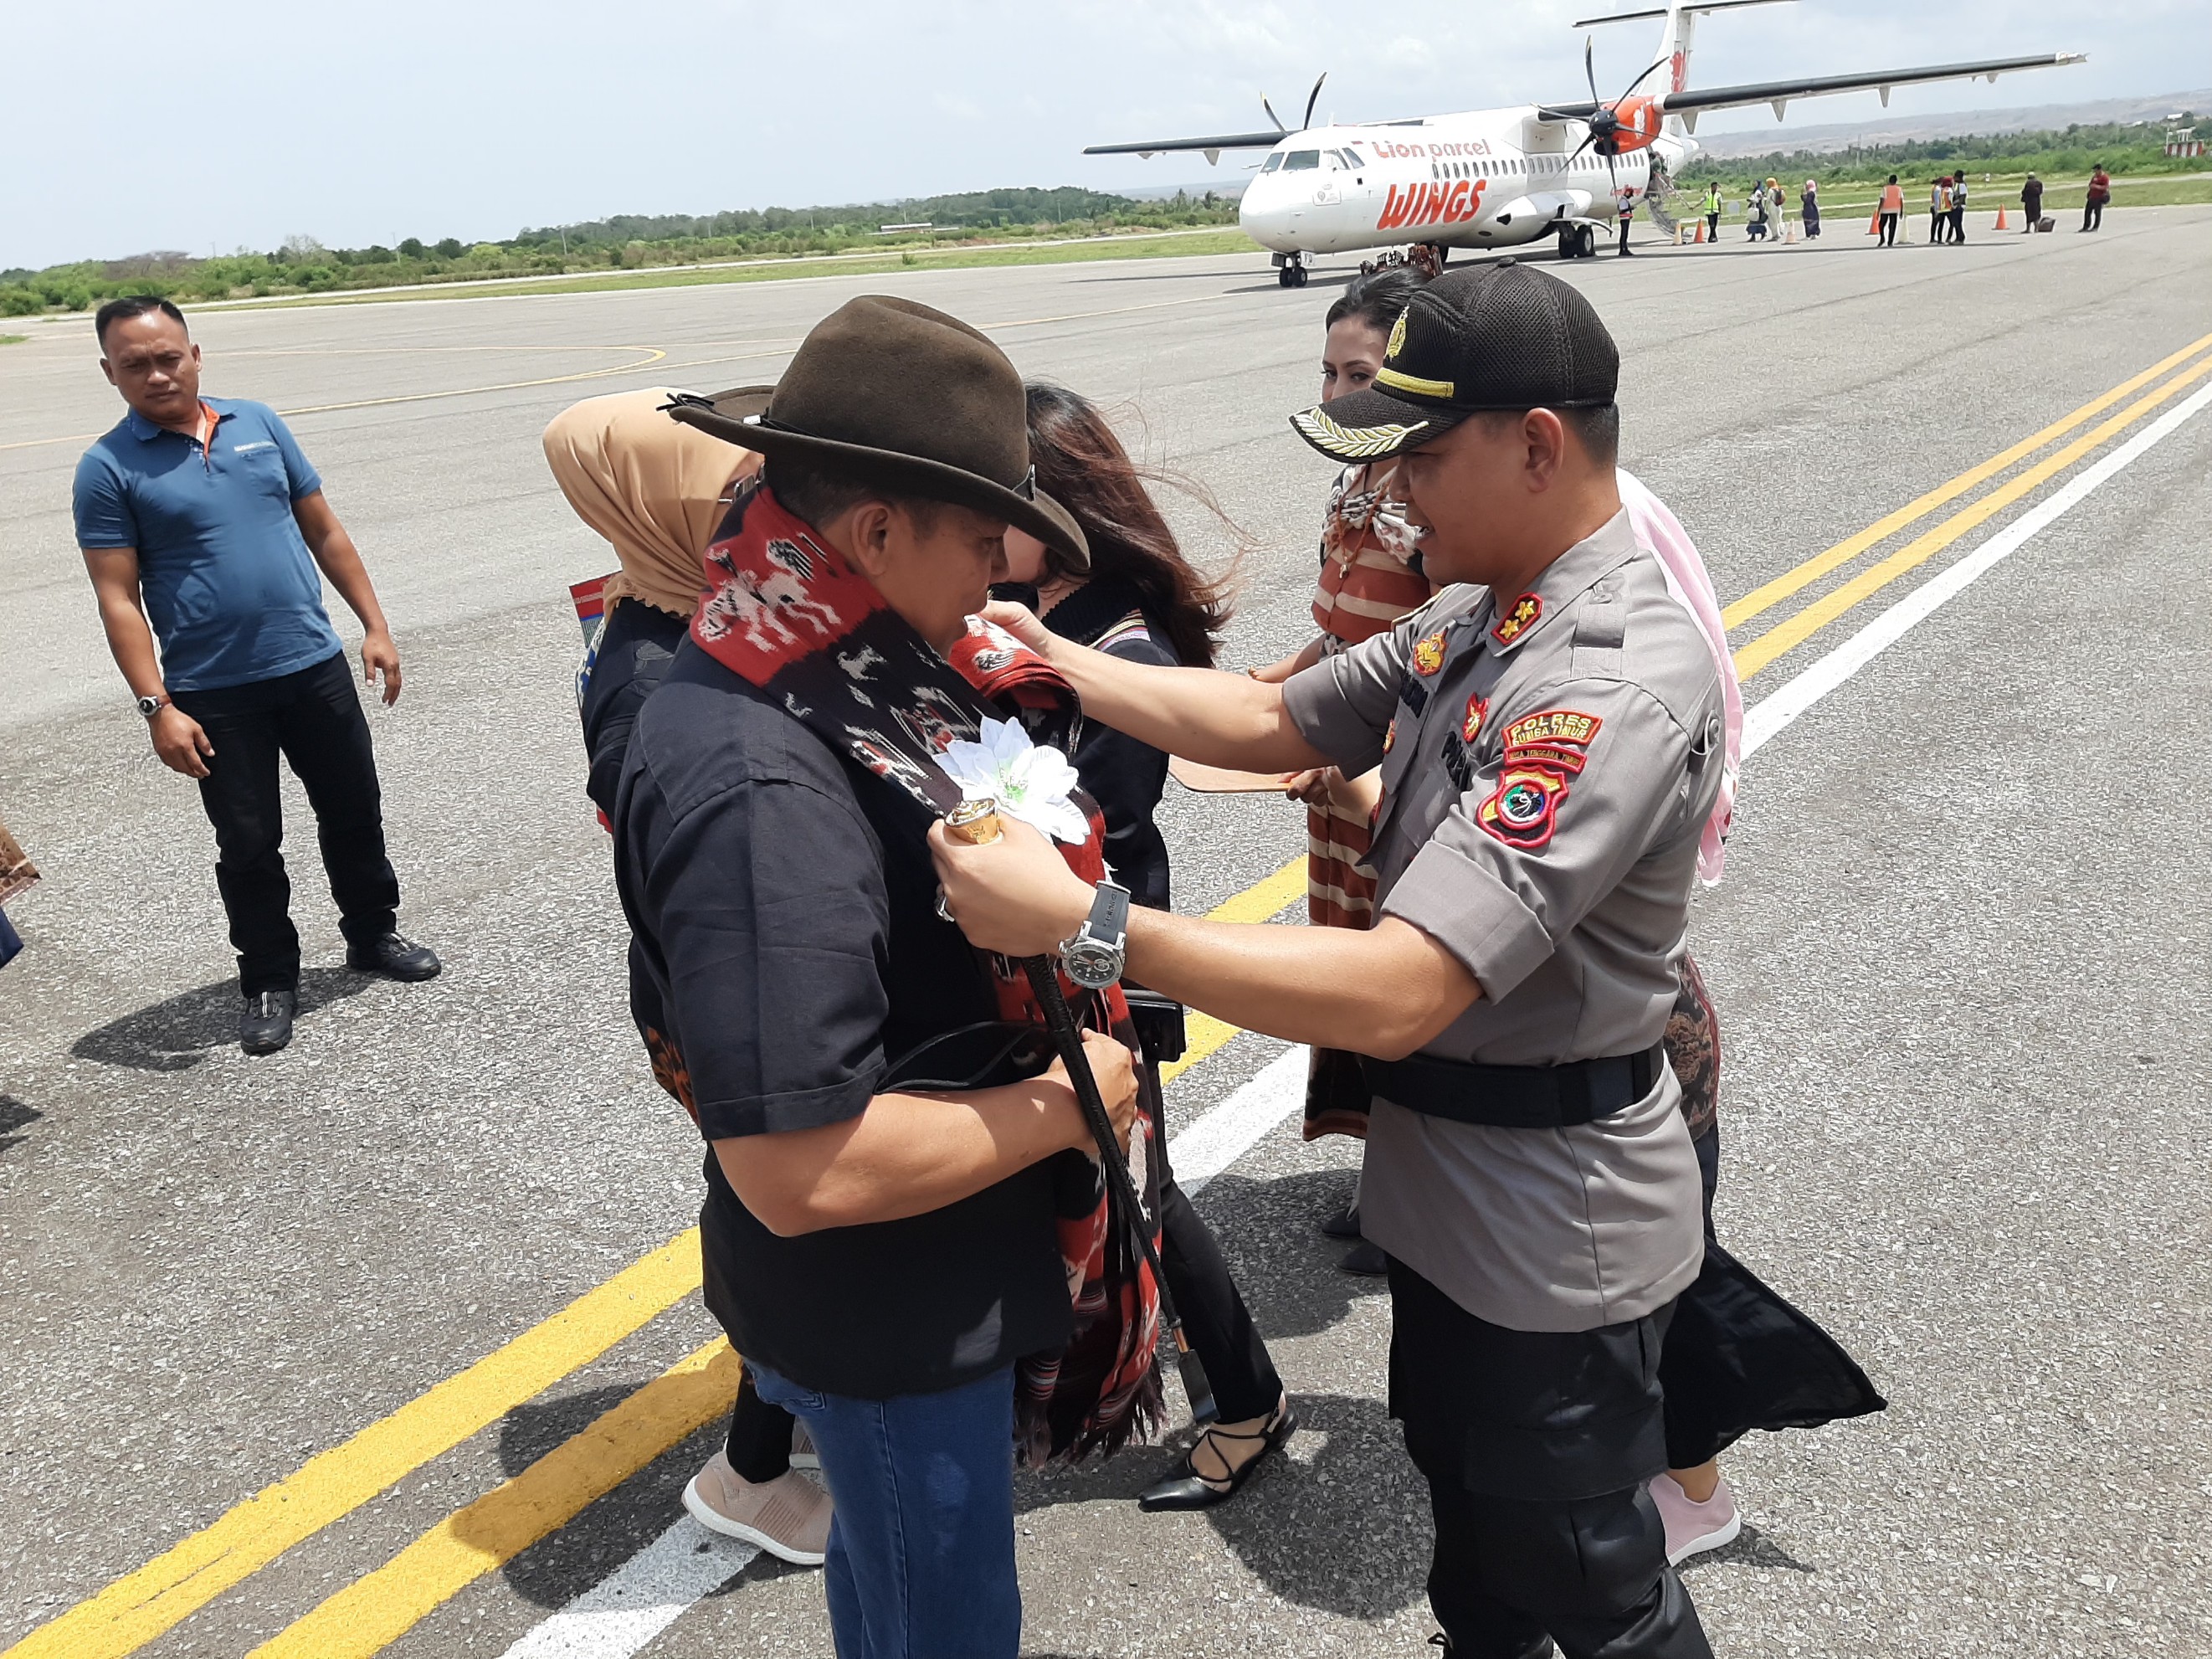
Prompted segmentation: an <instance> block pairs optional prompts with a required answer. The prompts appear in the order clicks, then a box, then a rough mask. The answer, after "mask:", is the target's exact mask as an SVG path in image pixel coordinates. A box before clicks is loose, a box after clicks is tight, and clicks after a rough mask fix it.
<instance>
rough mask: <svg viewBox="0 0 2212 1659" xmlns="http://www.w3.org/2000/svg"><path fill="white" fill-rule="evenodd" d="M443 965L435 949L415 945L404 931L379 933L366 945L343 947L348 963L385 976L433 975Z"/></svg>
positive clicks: (416, 977) (415, 977) (414, 977)
mask: <svg viewBox="0 0 2212 1659" xmlns="http://www.w3.org/2000/svg"><path fill="white" fill-rule="evenodd" d="M443 965H444V964H442V963H440V962H439V960H438V953H437V952H436V951H433V950H432V949H431V948H430V947H429V946H428V945H417V944H416V942H415V941H414V940H413V939H409V938H408V937H407V936H406V935H405V934H404V933H379V934H378V935H377V936H376V937H375V938H374V939H371V940H369V942H368V944H366V945H348V946H347V947H346V966H347V967H349V968H351V969H355V970H356V972H359V973H363V974H381V975H384V976H385V977H386V979H404V980H407V981H415V980H423V979H435V978H437V977H438V969H440V968H441V966H443Z"/></svg>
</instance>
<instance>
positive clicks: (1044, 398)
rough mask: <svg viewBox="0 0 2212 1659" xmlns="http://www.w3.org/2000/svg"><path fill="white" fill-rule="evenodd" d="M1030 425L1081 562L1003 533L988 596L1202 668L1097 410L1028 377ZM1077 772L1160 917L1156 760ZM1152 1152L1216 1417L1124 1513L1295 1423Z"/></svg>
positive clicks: (1084, 744)
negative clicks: (1002, 575) (1085, 549)
mask: <svg viewBox="0 0 2212 1659" xmlns="http://www.w3.org/2000/svg"><path fill="white" fill-rule="evenodd" d="M1029 421H1030V460H1031V461H1032V462H1033V463H1034V464H1035V465H1036V483H1037V488H1038V489H1041V490H1042V491H1044V492H1045V493H1046V494H1048V495H1050V496H1051V497H1052V498H1053V499H1054V501H1058V502H1059V503H1060V505H1061V506H1062V507H1066V509H1067V510H1068V512H1069V513H1072V514H1073V516H1074V519H1075V521H1076V523H1078V524H1079V525H1080V526H1082V527H1083V533H1084V536H1085V538H1086V539H1087V540H1088V541H1089V543H1090V544H1091V568H1090V570H1089V571H1088V572H1087V573H1085V572H1078V571H1074V570H1073V569H1071V568H1068V566H1067V565H1066V562H1065V561H1063V560H1062V559H1061V558H1060V556H1058V555H1057V554H1056V553H1054V551H1053V550H1051V549H1049V548H1048V547H1047V546H1046V545H1045V544H1043V543H1042V542H1040V541H1038V540H1037V539H1036V538H1034V537H1031V536H1028V535H1025V534H1024V533H1023V532H1021V531H1019V530H1017V529H1009V530H1008V531H1007V532H1006V564H1007V568H1008V572H1009V574H1010V578H1011V580H1010V581H1009V582H1008V583H1006V584H1005V585H1002V586H1000V587H999V588H997V589H995V590H994V592H995V593H996V595H997V596H998V597H1000V598H1001V599H1023V600H1024V601H1027V602H1031V603H1032V604H1033V608H1034V609H1035V610H1036V613H1037V614H1038V616H1040V617H1042V618H1043V619H1044V620H1045V622H1046V623H1048V625H1049V626H1050V627H1051V629H1052V630H1053V632H1054V633H1055V634H1059V635H1062V636H1063V637H1065V638H1067V639H1071V640H1074V641H1077V642H1078V643H1079V644H1083V645H1090V646H1095V647H1097V648H1098V649H1099V650H1101V651H1104V652H1108V653H1111V654H1112V655H1115V656H1117V657H1126V658H1127V659H1129V660H1131V661H1133V662H1142V663H1150V664H1153V665H1160V666H1168V667H1173V666H1176V665H1181V666H1184V667H1210V666H1211V665H1212V663H1213V659H1214V657H1215V654H1216V653H1217V651H1218V647H1219V644H1220V638H1221V632H1222V630H1223V629H1225V627H1226V626H1227V625H1228V623H1229V601H1228V596H1227V592H1226V591H1225V589H1226V585H1225V583H1224V582H1221V581H1217V580H1208V579H1207V578H1206V577H1205V576H1203V575H1201V574H1200V573H1199V572H1198V571H1197V570H1195V569H1194V568H1192V566H1191V564H1190V562H1189V561H1188V559H1186V558H1185V557H1184V556H1183V553H1182V549H1181V547H1179V546H1178V545H1177V544H1176V538H1175V532H1173V531H1171V530H1170V528H1169V527H1168V522H1167V520H1166V519H1165V518H1164V517H1163V516H1162V514H1161V513H1160V509H1159V507H1158V503H1156V502H1155V501H1153V500H1152V494H1151V492H1150V491H1149V490H1148V489H1146V474H1145V472H1144V471H1141V470H1140V469H1139V467H1138V466H1137V465H1136V463H1135V462H1134V461H1133V460H1132V459H1130V457H1129V453H1128V451H1127V449H1125V448H1124V447H1122V445H1121V440H1120V439H1119V438H1117V437H1115V435H1114V429H1113V428H1112V427H1111V426H1109V424H1108V423H1107V421H1106V417H1105V416H1104V415H1103V413H1101V412H1100V410H1099V409H1098V408H1097V405H1096V404H1092V403H1091V402H1090V401H1089V400H1088V399H1087V398H1082V397H1080V396H1079V395H1077V394H1076V393H1075V392H1069V391H1066V390H1065V389H1064V388H1062V387H1060V386H1045V385H1039V384H1036V383H1032V384H1031V385H1030V387H1029ZM1183 487H1185V488H1188V489H1194V490H1195V489H1196V487H1195V486H1191V485H1185V486H1183ZM1198 493H1199V494H1200V499H1201V500H1203V501H1206V505H1207V506H1208V507H1212V501H1211V500H1210V499H1209V498H1206V496H1205V495H1203V492H1202V491H1200V492H1198ZM1215 510H1216V511H1218V509H1215ZM1075 769H1076V771H1077V772H1078V773H1079V775H1081V777H1082V779H1083V787H1085V789H1087V790H1089V791H1090V792H1091V796H1092V798H1093V799H1096V800H1097V803H1098V806H1099V810H1100V811H1101V812H1102V813H1103V815H1104V817H1105V820H1106V861H1107V863H1108V864H1109V866H1111V867H1112V869H1113V871H1114V873H1115V878H1116V879H1117V880H1118V881H1120V882H1121V884H1122V885H1124V886H1126V887H1127V889H1128V890H1129V894H1130V897H1131V898H1132V899H1133V901H1134V902H1136V903H1139V904H1147V905H1151V906H1152V908H1155V909H1161V910H1164V909H1166V908H1168V897H1169V885H1170V883H1169V875H1170V872H1169V866H1168V849H1167V842H1166V841H1165V840H1164V838H1163V837H1162V836H1161V835H1160V831H1159V827H1158V825H1157V824H1156V823H1154V822H1153V820H1152V814H1153V811H1154V810H1155V809H1156V808H1157V807H1158V805H1159V800H1160V793H1161V791H1162V790H1163V789H1164V788H1165V787H1166V785H1167V775H1168V757H1167V756H1166V755H1165V754H1164V753H1163V752H1162V751H1161V750H1158V749H1154V748H1152V746H1151V745H1149V744H1143V743H1139V742H1138V741H1137V740H1136V739H1135V738H1132V737H1128V736H1126V735H1124V734H1123V733H1121V732H1116V731H1114V730H1113V729H1112V728H1111V727H1109V726H1099V725H1095V724H1094V725H1090V726H1085V730H1084V734H1083V738H1082V740H1081V742H1080V743H1079V745H1078V746H1077V749H1076V751H1075ZM1130 988H1131V991H1132V994H1131V997H1130V1003H1131V1010H1132V1012H1133V1015H1134V1016H1135V1018H1136V1020H1137V1024H1138V1030H1139V1035H1140V1036H1143V1037H1144V1038H1145V1047H1146V1055H1145V1058H1146V1060H1147V1061H1148V1062H1153V1063H1150V1064H1148V1065H1147V1066H1146V1068H1145V1072H1144V1077H1145V1085H1144V1086H1145V1087H1146V1088H1147V1089H1148V1090H1151V1091H1154V1092H1153V1098H1152V1101H1151V1103H1150V1104H1151V1106H1152V1111H1153V1114H1154V1120H1153V1121H1156V1122H1158V1121H1161V1118H1160V1115H1159V1107H1160V1103H1159V1099H1158V1092H1157V1091H1158V1087H1159V1085H1158V1069H1157V1062H1156V1061H1155V1055H1156V1054H1159V1053H1160V1052H1161V1051H1162V1045H1161V1042H1160V1041H1159V1036H1160V1025H1159V1024H1155V1022H1164V1023H1165V1024H1169V1025H1173V1024H1176V1023H1177V1022H1179V1020H1180V1018H1181V1010H1180V1009H1177V1008H1175V1007H1173V1006H1172V1005H1168V1004H1164V1003H1162V1002H1154V1003H1152V1004H1151V1006H1147V1005H1148V1000H1147V999H1146V995H1145V994H1144V992H1143V991H1142V989H1141V987H1130ZM1179 1051H1180V1044H1179V1042H1176V1040H1174V1039H1173V1038H1170V1040H1169V1042H1168V1045H1167V1048H1166V1052H1167V1053H1168V1054H1173V1053H1176V1052H1179ZM1152 1150H1153V1153H1154V1155H1155V1156H1156V1157H1157V1158H1158V1159H1159V1162H1160V1171H1159V1175H1160V1225H1161V1231H1162V1232H1163V1234H1164V1245H1165V1248H1164V1250H1163V1251H1162V1252H1161V1256H1162V1266H1163V1267H1165V1268H1166V1270H1167V1277H1168V1288H1169V1290H1170V1291H1171V1292H1173V1294H1174V1297H1175V1304H1176V1310H1177V1311H1178V1312H1179V1313H1180V1314H1181V1315H1182V1322H1183V1329H1184V1332H1185V1334H1187V1335H1188V1337H1189V1338H1190V1342H1191V1346H1193V1347H1194V1348H1195V1349H1196V1350H1197V1351H1198V1355H1199V1358H1200V1359H1201V1360H1203V1361H1204V1362H1205V1364H1206V1376H1207V1378H1208V1380H1209V1381H1211V1382H1212V1385H1213V1397H1214V1401H1215V1403H1216V1405H1217V1406H1218V1407H1219V1410H1220V1413H1221V1417H1220V1420H1219V1421H1218V1422H1216V1423H1214V1424H1212V1425H1209V1426H1208V1427H1207V1428H1206V1430H1205V1431H1204V1432H1202V1433H1201V1434H1200V1436H1199V1437H1198V1439H1197V1441H1196V1443H1194V1444H1193V1446H1192V1447H1191V1449H1190V1452H1189V1455H1188V1457H1187V1458H1186V1459H1185V1461H1184V1464H1183V1467H1182V1469H1181V1470H1180V1471H1178V1472H1177V1473H1176V1474H1174V1475H1171V1476H1170V1477H1169V1478H1168V1479H1166V1480H1162V1481H1160V1482H1158V1484H1157V1485H1155V1486H1152V1488H1150V1489H1149V1490H1148V1491H1146V1492H1145V1493H1144V1494H1143V1496H1142V1497H1140V1498H1139V1499H1138V1504H1139V1507H1140V1508H1142V1509H1146V1510H1197V1509H1208V1508H1211V1507H1212V1506H1213V1505H1214V1504H1220V1503H1225V1502H1226V1501H1227V1500H1228V1499H1229V1498H1233V1497H1234V1496H1236V1494H1237V1492H1239V1491H1240V1490H1242V1489H1243V1486H1244V1485H1245V1483H1246V1482H1247V1481H1249V1480H1251V1478H1252V1477H1253V1475H1254V1474H1256V1473H1257V1472H1258V1470H1259V1468H1260V1466H1261V1463H1262V1462H1265V1461H1266V1460H1267V1456H1268V1455H1269V1454H1271V1453H1273V1451H1274V1450H1275V1449H1277V1448H1279V1446H1281V1445H1282V1443H1284V1442H1285V1440H1287V1439H1289V1438H1290V1437H1291V1432H1292V1431H1294V1430H1295V1429H1296V1428H1297V1418H1296V1417H1295V1416H1294V1415H1293V1414H1292V1413H1291V1405H1290V1399H1289V1396H1288V1395H1286V1394H1285V1392H1284V1390H1283V1382H1282V1378H1281V1377H1279V1376H1277V1375H1276V1372H1275V1367H1274V1364H1273V1361H1272V1360H1271V1359H1270V1358H1268V1355H1267V1344H1266V1343H1265V1342H1263V1341H1262V1340H1261V1338H1260V1334H1259V1332H1258V1330H1257V1329H1256V1328H1255V1327H1254V1325H1253V1323H1252V1316H1251V1314H1250V1313H1249V1311H1248V1310H1246V1308H1245V1306H1244V1298H1243V1296H1242V1295H1241V1294H1240V1293H1239V1292H1238V1291H1237V1284H1236V1281H1235V1280H1234V1279H1231V1277H1230V1275H1229V1268H1228V1266H1227V1264H1226V1263H1225V1262H1224V1261H1222V1259H1221V1250H1220V1247H1219V1246H1218V1244H1216V1243H1214V1239H1213V1235H1212V1232H1210V1231H1208V1230H1207V1228H1206V1223H1205V1222H1204V1221H1203V1220H1202V1219H1200V1216H1199V1214H1198V1212H1197V1211H1196V1210H1195V1209H1194V1208H1193V1207H1192V1206H1191V1202H1190V1200H1189V1198H1188V1196H1186V1195H1185V1194H1184V1193H1183V1191H1182V1188H1181V1187H1179V1186H1178V1185H1176V1179H1175V1172H1174V1170H1172V1169H1171V1168H1170V1167H1169V1166H1168V1163H1167V1145H1166V1141H1165V1139H1164V1138H1163V1139H1161V1140H1160V1141H1158V1142H1157V1143H1155V1145H1154V1146H1153V1149H1152Z"/></svg>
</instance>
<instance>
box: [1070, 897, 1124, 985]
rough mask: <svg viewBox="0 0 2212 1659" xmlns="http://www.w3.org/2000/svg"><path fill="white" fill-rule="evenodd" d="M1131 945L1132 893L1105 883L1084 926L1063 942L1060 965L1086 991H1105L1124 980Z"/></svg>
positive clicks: (1092, 905)
mask: <svg viewBox="0 0 2212 1659" xmlns="http://www.w3.org/2000/svg"><path fill="white" fill-rule="evenodd" d="M1128 944H1129V890H1128V889H1127V888H1126V887H1116V886H1115V884H1113V883H1112V882H1110V881H1102V882H1100V883H1099V884H1098V888H1097V892H1096V893H1095V894H1093V895H1092V896H1091V914H1090V915H1087V916H1085V918H1084V919H1083V926H1082V927H1079V928H1077V929H1076V930H1075V935H1074V937H1073V938H1072V939H1062V940H1061V941H1060V966H1061V967H1062V968H1064V969H1066V970H1067V976H1068V978H1070V979H1072V980H1073V981H1075V982H1076V983H1077V984H1078V985H1080V986H1081V987H1083V988H1084V989H1085V990H1086V991H1103V990H1104V989H1105V988H1106V987H1108V986H1109V985H1111V984H1112V983H1113V982H1114V981H1115V980H1117V979H1119V978H1121V967H1122V964H1123V963H1125V962H1127V960H1128Z"/></svg>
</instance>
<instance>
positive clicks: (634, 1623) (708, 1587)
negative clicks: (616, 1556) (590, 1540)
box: [504, 1515, 760, 1659]
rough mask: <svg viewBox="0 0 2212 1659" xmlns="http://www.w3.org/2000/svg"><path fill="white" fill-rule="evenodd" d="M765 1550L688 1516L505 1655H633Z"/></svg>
mask: <svg viewBox="0 0 2212 1659" xmlns="http://www.w3.org/2000/svg"><path fill="white" fill-rule="evenodd" d="M759 1553H760V1550H759V1548H758V1547H757V1546H755V1545H752V1544H745V1543H740V1542H739V1541H738V1540H737V1539H734V1538H720V1537H717V1536H716V1535H715V1534H713V1533H711V1532H708V1530H707V1529H706V1528H704V1527H702V1526H701V1525H700V1524H699V1523H698V1522H696V1521H694V1520H693V1519H692V1518H691V1517H690V1516H688V1515H687V1516H684V1517H683V1518H682V1519H681V1520H679V1521H678V1522H677V1523H676V1524H675V1525H674V1526H672V1527H671V1528H669V1529H668V1530H667V1531H666V1532H664V1533H662V1534H660V1536H659V1537H658V1538H656V1539H654V1540H653V1541H652V1542H651V1543H650V1544H647V1546H646V1547H644V1548H643V1549H641V1550H640V1551H639V1552H638V1553H636V1554H635V1555H633V1556H631V1557H630V1559H629V1560H627V1561H625V1562H623V1564H622V1565H620V1566H619V1567H617V1568H616V1569H615V1570H614V1571H612V1572H611V1573H609V1574H608V1575H607V1576H606V1577H605V1578H602V1579H601V1580H600V1581H599V1583H596V1584H594V1585H592V1588H591V1589H587V1590H586V1591H585V1592H584V1593H583V1594H582V1595H580V1596H578V1597H577V1598H576V1599H575V1600H574V1601H571V1602H569V1603H568V1606H567V1607H563V1608H562V1609H561V1611H560V1612H558V1613H555V1614H554V1615H553V1616H552V1617H551V1618H550V1619H548V1620H544V1621H543V1622H542V1623H540V1624H538V1626H535V1627H534V1628H532V1630H530V1631H529V1632H526V1634H525V1635H524V1636H523V1638H522V1639H521V1640H520V1641H519V1642H517V1643H516V1644H514V1645H513V1647H511V1648H509V1649H508V1650H507V1652H506V1654H505V1656H504V1659H629V1655H631V1654H633V1653H635V1652H636V1651H637V1650H639V1649H641V1648H642V1647H644V1646H645V1645H646V1644H647V1643H648V1642H650V1641H652V1640H653V1638H654V1637H656V1636H658V1635H659V1634H660V1632H663V1631H665V1630H666V1629H667V1628H668V1627H669V1626H671V1625H672V1624H674V1623H675V1622H676V1621H677V1620H678V1619H679V1618H681V1617H682V1616H683V1615H684V1613H685V1612H687V1611H688V1610H689V1609H690V1607H692V1606H693V1605H694V1604H695V1603H696V1602H697V1601H700V1600H701V1599H702V1597H705V1596H708V1595H713V1594H714V1592H715V1591H716V1590H718V1589H720V1588H721V1587H722V1586H723V1585H724V1584H726V1583H728V1582H729V1581H730V1580H731V1579H732V1578H734V1577H737V1576H738V1574H739V1573H740V1572H743V1571H744V1570H745V1567H746V1566H747V1565H748V1564H750V1562H751V1560H752V1559H753V1557H755V1556H756V1555H758V1554H759Z"/></svg>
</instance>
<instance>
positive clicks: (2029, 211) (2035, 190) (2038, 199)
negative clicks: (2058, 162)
mask: <svg viewBox="0 0 2212 1659" xmlns="http://www.w3.org/2000/svg"><path fill="white" fill-rule="evenodd" d="M2020 205H2021V213H2022V214H2023V216H2025V218H2026V220H2027V222H2026V223H2025V224H2023V225H2021V228H2020V231H2021V235H2023V236H2028V235H2033V234H2034V231H2035V228H2036V226H2038V225H2039V224H2040V223H2042V222H2043V180H2042V179H2039V178H2037V177H2036V176H2035V175H2034V174H2033V173H2029V174H2028V175H2027V183H2026V184H2024V185H2021V187H2020Z"/></svg>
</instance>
